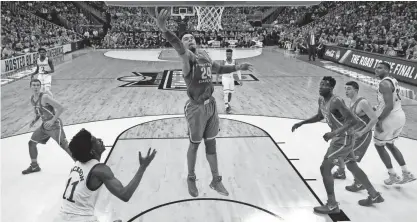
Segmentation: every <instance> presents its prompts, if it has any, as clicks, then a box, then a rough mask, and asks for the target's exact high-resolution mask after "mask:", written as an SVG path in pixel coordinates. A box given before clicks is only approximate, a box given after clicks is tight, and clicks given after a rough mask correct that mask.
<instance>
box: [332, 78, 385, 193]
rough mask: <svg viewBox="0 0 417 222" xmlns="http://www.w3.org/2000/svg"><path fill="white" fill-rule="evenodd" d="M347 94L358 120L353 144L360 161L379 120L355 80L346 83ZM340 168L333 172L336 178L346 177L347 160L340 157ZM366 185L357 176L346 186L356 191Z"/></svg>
mask: <svg viewBox="0 0 417 222" xmlns="http://www.w3.org/2000/svg"><path fill="white" fill-rule="evenodd" d="M345 90H346V96H347V97H348V98H349V99H350V103H349V104H348V107H349V108H350V111H351V113H352V114H353V115H354V116H355V118H356V119H357V120H358V123H357V124H356V125H355V126H354V130H355V145H354V146H353V153H354V155H355V158H356V161H357V162H360V161H361V160H362V158H363V156H364V155H365V153H366V151H367V150H368V147H369V145H370V144H371V141H372V128H373V127H374V126H375V124H376V123H377V122H378V117H377V116H376V113H375V111H374V110H373V109H372V106H371V104H370V103H369V102H368V101H367V100H366V99H365V98H363V97H359V95H358V92H359V84H358V83H357V82H355V81H350V82H347V83H346V86H345ZM338 162H339V164H340V166H339V169H338V170H337V171H336V172H335V173H334V174H333V177H334V178H335V179H346V173H345V160H343V159H342V158H339V161H338ZM363 189H365V187H364V186H363V185H362V184H361V183H360V182H359V181H358V180H357V179H356V178H355V180H354V183H353V184H352V185H351V186H346V190H349V191H352V192H356V191H359V190H363Z"/></svg>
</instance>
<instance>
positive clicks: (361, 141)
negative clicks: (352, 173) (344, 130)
mask: <svg viewBox="0 0 417 222" xmlns="http://www.w3.org/2000/svg"><path fill="white" fill-rule="evenodd" d="M371 141H372V130H370V131H369V132H367V133H365V134H363V135H362V136H361V137H359V138H356V139H355V144H354V145H353V154H354V155H355V159H356V161H357V162H360V161H361V160H362V158H363V156H364V155H365V153H366V151H367V150H368V147H369V145H370V144H371Z"/></svg>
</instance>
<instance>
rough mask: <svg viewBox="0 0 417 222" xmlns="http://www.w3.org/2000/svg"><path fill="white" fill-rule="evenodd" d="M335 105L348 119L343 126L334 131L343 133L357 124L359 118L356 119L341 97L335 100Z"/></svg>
mask: <svg viewBox="0 0 417 222" xmlns="http://www.w3.org/2000/svg"><path fill="white" fill-rule="evenodd" d="M333 107H334V109H335V110H337V111H339V112H340V114H342V115H343V117H344V119H345V120H346V122H345V124H344V125H343V126H342V127H340V128H338V129H337V130H335V131H334V132H332V133H333V134H334V135H339V134H342V133H344V132H346V131H347V130H348V129H350V128H351V127H353V126H355V124H357V122H358V120H356V118H355V117H354V116H353V114H352V113H351V112H350V110H349V108H348V107H347V106H346V105H345V103H344V102H343V101H342V100H341V99H340V98H336V99H335V100H334V103H333Z"/></svg>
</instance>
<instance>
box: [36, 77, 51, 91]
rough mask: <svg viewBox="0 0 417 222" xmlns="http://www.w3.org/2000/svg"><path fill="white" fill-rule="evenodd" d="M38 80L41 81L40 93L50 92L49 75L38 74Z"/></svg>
mask: <svg viewBox="0 0 417 222" xmlns="http://www.w3.org/2000/svg"><path fill="white" fill-rule="evenodd" d="M38 79H39V81H41V92H46V91H51V87H52V76H51V74H38Z"/></svg>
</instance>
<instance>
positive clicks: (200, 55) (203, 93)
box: [184, 51, 214, 103]
mask: <svg viewBox="0 0 417 222" xmlns="http://www.w3.org/2000/svg"><path fill="white" fill-rule="evenodd" d="M211 67H212V60H211V59H210V57H209V55H208V54H207V53H206V52H204V51H197V52H196V53H195V60H194V61H190V73H189V74H188V76H184V80H185V83H186V84H187V95H188V97H189V98H190V99H191V100H194V101H195V102H197V103H203V102H204V101H205V100H207V99H209V98H210V97H211V95H212V94H213V92H214V87H213V83H212V81H211V78H212V72H211Z"/></svg>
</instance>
